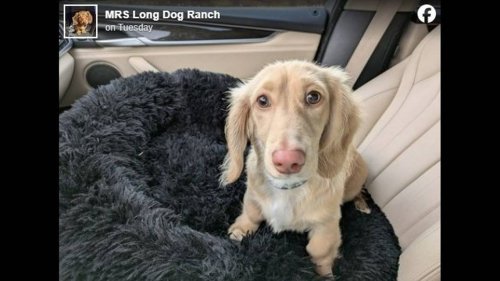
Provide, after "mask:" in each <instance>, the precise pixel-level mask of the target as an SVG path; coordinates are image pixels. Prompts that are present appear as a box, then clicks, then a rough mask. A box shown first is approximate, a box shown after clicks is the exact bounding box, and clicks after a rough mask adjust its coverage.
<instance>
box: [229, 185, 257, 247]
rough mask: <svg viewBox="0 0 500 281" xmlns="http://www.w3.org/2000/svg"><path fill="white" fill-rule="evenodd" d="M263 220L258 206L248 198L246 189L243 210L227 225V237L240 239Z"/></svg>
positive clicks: (252, 231)
mask: <svg viewBox="0 0 500 281" xmlns="http://www.w3.org/2000/svg"><path fill="white" fill-rule="evenodd" d="M263 220H264V217H263V216H262V212H261V210H260V208H259V206H258V205H257V204H256V203H255V201H253V200H252V199H251V198H250V196H249V195H248V191H247V193H245V196H244V198H243V212H242V213H241V215H240V216H239V217H238V218H236V221H235V222H234V223H233V224H232V225H231V226H230V227H229V230H228V234H229V238H230V239H232V240H236V241H241V240H242V239H243V237H245V236H246V235H248V234H252V233H254V232H255V231H256V230H257V228H259V225H260V223H261V222H262V221H263Z"/></svg>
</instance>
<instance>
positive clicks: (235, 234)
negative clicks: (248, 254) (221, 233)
mask: <svg viewBox="0 0 500 281" xmlns="http://www.w3.org/2000/svg"><path fill="white" fill-rule="evenodd" d="M245 236H246V233H244V232H243V231H242V230H241V229H233V230H231V229H229V239H231V240H234V241H237V242H240V241H241V240H243V237H245Z"/></svg>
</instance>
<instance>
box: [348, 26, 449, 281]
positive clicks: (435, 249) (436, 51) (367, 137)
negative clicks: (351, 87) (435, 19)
mask: <svg viewBox="0 0 500 281" xmlns="http://www.w3.org/2000/svg"><path fill="white" fill-rule="evenodd" d="M440 55H441V29H440V26H438V27H436V28H435V29H434V30H433V31H432V32H430V33H429V34H428V35H427V36H426V37H425V38H424V39H423V40H422V41H421V42H420V44H419V45H418V46H417V47H416V48H415V50H414V51H413V53H412V55H411V56H410V57H408V58H407V59H405V60H404V61H402V62H401V63H399V64H397V65H395V66H394V67H392V68H391V69H389V70H387V71H386V72H384V73H383V74H381V75H379V76H378V77H377V78H375V79H373V80H372V81H370V82H368V83H367V84H365V85H363V87H361V88H359V89H358V90H357V91H355V93H354V94H355V96H357V97H358V98H359V99H360V100H361V101H362V102H361V103H362V105H363V109H364V111H365V118H364V124H363V126H362V128H361V130H360V134H359V135H358V136H357V143H358V144H359V151H360V152H361V154H362V155H363V157H364V159H365V160H366V162H367V164H368V169H369V176H368V180H367V185H366V187H367V189H368V191H369V192H370V193H371V194H372V196H373V199H374V200H375V202H377V204H378V205H379V206H380V207H381V208H382V209H383V211H384V212H385V214H386V215H387V218H388V219H389V220H390V221H391V223H392V225H393V227H394V230H395V232H396V234H397V236H398V238H399V242H400V244H401V247H402V255H401V258H400V267H399V278H398V280H401V281H406V280H440V279H441V270H440V256H441V255H440V254H441V250H440V246H441V239H440V233H441V218H440V202H441V198H440V197H441V196H440V177H441V174H440V159H441V152H440V137H441V133H440V123H441V122H440V121H441V111H440V94H441V78H440V75H441V63H440V58H441V56H440Z"/></svg>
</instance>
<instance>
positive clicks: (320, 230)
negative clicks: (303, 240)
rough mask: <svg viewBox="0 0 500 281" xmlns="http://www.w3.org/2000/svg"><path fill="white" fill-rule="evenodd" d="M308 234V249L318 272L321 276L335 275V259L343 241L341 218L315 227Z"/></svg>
mask: <svg viewBox="0 0 500 281" xmlns="http://www.w3.org/2000/svg"><path fill="white" fill-rule="evenodd" d="M308 236H309V243H308V244H307V247H306V250H307V253H309V255H310V256H311V259H312V262H313V263H314V264H315V266H316V272H317V273H318V274H319V275H321V276H333V273H332V267H333V261H334V260H335V258H336V257H337V252H338V248H339V246H340V243H341V241H342V239H341V234H340V227H339V220H334V221H330V222H328V223H327V224H323V225H318V226H317V227H314V228H313V229H311V231H310V232H309V235H308Z"/></svg>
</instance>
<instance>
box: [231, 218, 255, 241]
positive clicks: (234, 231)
mask: <svg viewBox="0 0 500 281" xmlns="http://www.w3.org/2000/svg"><path fill="white" fill-rule="evenodd" d="M257 228H259V225H258V224H252V223H242V222H241V220H236V222H235V223H233V225H231V226H230V227H229V230H228V231H227V233H228V234H229V239H231V240H234V241H241V240H243V237H245V236H247V235H250V234H252V233H254V232H255V231H256V230H257Z"/></svg>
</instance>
